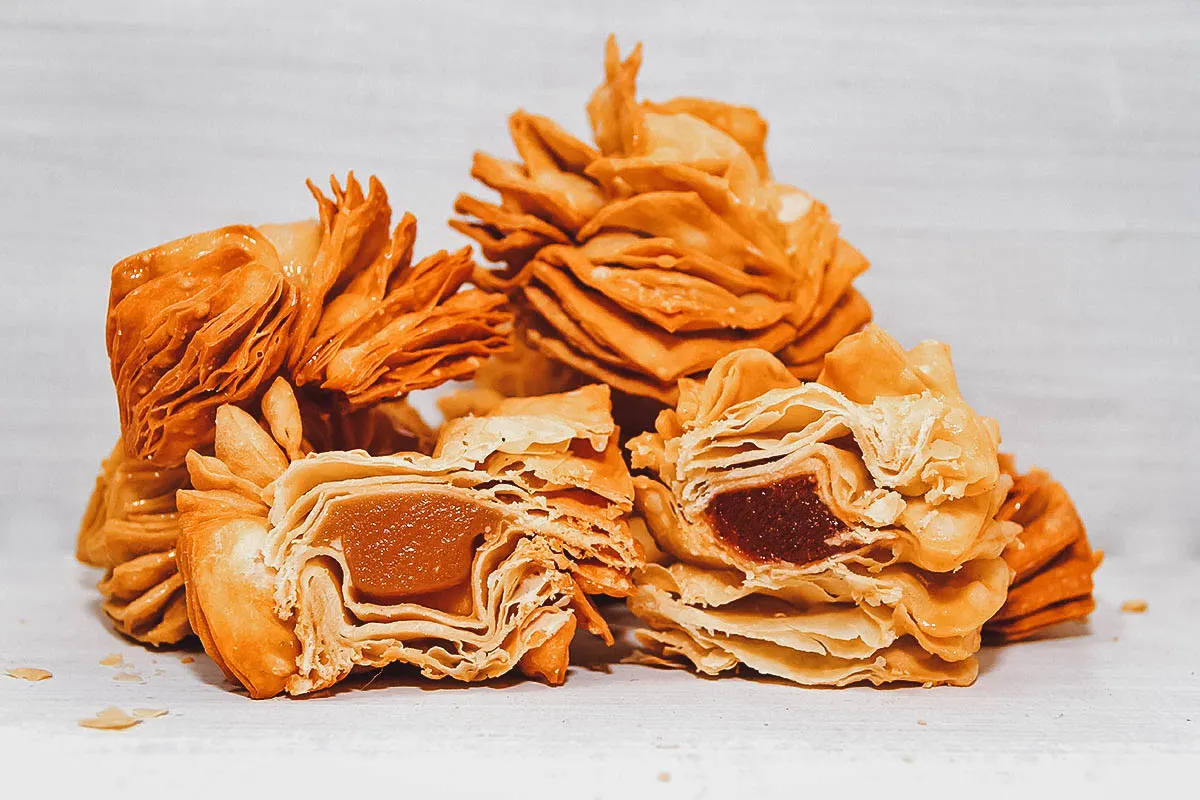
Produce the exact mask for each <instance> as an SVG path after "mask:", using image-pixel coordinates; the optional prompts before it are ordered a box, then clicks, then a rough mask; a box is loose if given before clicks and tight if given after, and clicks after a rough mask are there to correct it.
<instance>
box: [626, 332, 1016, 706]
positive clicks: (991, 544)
mask: <svg viewBox="0 0 1200 800" xmlns="http://www.w3.org/2000/svg"><path fill="white" fill-rule="evenodd" d="M998 443H999V431H998V428H997V426H996V424H995V422H994V421H993V420H990V419H988V418H986V417H980V416H978V415H977V414H975V412H974V411H972V410H971V408H970V407H969V406H968V405H967V404H966V403H965V402H964V401H963V399H962V397H961V395H960V394H959V390H958V386H957V385H956V382H955V377H954V370H953V367H952V365H951V362H950V355H949V349H948V348H947V347H946V346H945V345H942V344H939V343H937V342H925V343H922V344H920V345H918V346H916V347H914V348H913V349H912V350H909V351H907V352H906V351H905V350H903V349H901V348H900V346H899V345H898V344H897V343H896V342H895V341H894V340H893V339H892V338H891V337H889V336H888V335H887V334H885V333H884V332H883V331H882V330H880V329H879V328H878V327H875V326H869V327H868V328H867V329H866V330H864V331H863V332H861V333H858V334H855V335H852V336H850V337H848V338H847V339H845V340H844V341H842V342H841V343H840V344H839V345H838V346H837V347H835V348H834V349H833V350H832V351H831V352H830V353H829V354H828V355H827V356H826V359H825V367H824V370H823V371H822V372H821V375H820V378H819V379H818V380H817V381H815V382H811V383H804V382H801V381H800V380H798V379H797V378H796V377H795V376H794V375H793V374H792V373H791V372H790V371H789V370H788V369H787V367H786V366H785V365H784V364H783V363H781V362H780V361H779V360H778V359H777V358H775V357H774V356H772V355H771V354H769V353H766V352H764V351H762V350H743V351H738V352H736V353H733V354H731V355H729V356H726V357H725V358H723V359H721V361H719V362H718V363H717V364H716V366H715V367H714V368H713V370H712V372H711V373H710V374H709V375H708V377H707V379H706V380H705V381H704V382H703V383H701V382H697V381H683V382H682V383H681V387H680V397H679V402H678V405H677V406H676V408H675V409H671V410H667V411H664V412H663V413H662V414H661V415H660V416H659V418H658V421H657V430H656V431H655V432H652V433H647V434H643V435H642V436H640V437H637V438H635V439H634V440H633V441H632V442H631V443H630V450H631V451H632V454H633V465H634V467H637V468H644V469H647V470H649V472H650V475H642V476H639V477H637V478H635V481H634V483H635V488H636V507H637V514H638V516H639V520H638V523H639V524H638V525H635V530H637V531H639V532H640V533H641V534H642V537H643V540H644V542H645V546H646V548H647V549H648V551H649V552H648V555H647V560H648V561H650V562H651V563H648V564H647V566H646V567H645V568H644V569H642V570H640V571H639V572H638V573H637V574H636V575H635V584H636V586H635V590H634V592H633V594H632V595H631V596H630V598H629V600H628V603H629V606H630V608H631V609H632V611H633V612H634V614H636V615H637V616H638V617H639V618H641V620H642V621H644V622H645V623H646V624H647V625H649V629H648V630H643V631H640V632H639V634H638V636H639V639H640V640H641V642H642V644H643V645H644V646H645V648H646V650H647V656H646V659H647V660H649V661H651V662H652V663H660V664H676V665H678V664H680V663H683V664H690V665H691V666H693V667H695V668H696V669H697V670H699V671H701V672H704V673H706V674H712V675H715V674H718V673H720V672H723V671H726V670H732V669H734V668H736V667H738V666H739V665H745V666H747V667H751V668H753V669H755V670H757V671H758V672H760V673H765V674H768V675H775V676H779V677H782V678H786V679H788V680H792V681H796V682H797V683H802V684H809V685H822V684H824V685H837V686H842V685H846V684H850V683H855V682H860V681H869V682H871V683H873V684H881V683H885V682H889V681H909V682H916V683H922V684H926V685H932V684H940V683H948V684H955V685H965V684H969V683H971V682H972V681H973V680H974V679H975V677H976V673H977V670H978V666H977V662H976V658H975V653H976V651H977V650H978V649H979V645H980V631H981V629H982V627H983V625H984V623H985V622H986V621H987V620H988V619H989V618H991V617H992V616H993V615H994V614H995V613H996V612H997V611H998V610H999V609H1000V608H1001V606H1003V604H1004V600H1005V595H1006V593H1007V590H1008V586H1009V578H1010V574H1011V573H1010V570H1009V567H1008V564H1006V563H1005V561H1004V559H1003V557H1002V555H1001V554H1002V553H1003V551H1004V549H1005V547H1006V546H1007V545H1008V544H1009V543H1010V542H1011V541H1012V540H1013V538H1014V537H1015V536H1016V535H1017V533H1018V531H1019V530H1020V528H1019V526H1018V525H1017V524H1015V523H1013V522H1009V521H1005V520H1003V519H1001V518H999V517H998V513H999V511H1000V508H1001V506H1002V504H1003V503H1004V500H1005V497H1006V496H1007V493H1008V490H1009V488H1010V487H1011V485H1012V478H1011V477H1009V476H1008V475H1005V474H1004V473H1003V472H1001V470H1000V466H999V463H998V458H997V451H996V448H997V445H998ZM651 476H653V477H651Z"/></svg>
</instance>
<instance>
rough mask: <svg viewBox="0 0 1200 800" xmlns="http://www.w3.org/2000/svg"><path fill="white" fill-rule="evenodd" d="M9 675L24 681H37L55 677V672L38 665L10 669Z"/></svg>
mask: <svg viewBox="0 0 1200 800" xmlns="http://www.w3.org/2000/svg"><path fill="white" fill-rule="evenodd" d="M8 677H10V678H20V679H21V680H23V681H31V682H33V683H37V682H38V681H44V680H46V679H47V678H53V677H54V674H53V673H51V672H50V670H48V669H38V668H37V667H17V668H16V669H10V670H9V671H8Z"/></svg>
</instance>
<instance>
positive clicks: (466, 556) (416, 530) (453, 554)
mask: <svg viewBox="0 0 1200 800" xmlns="http://www.w3.org/2000/svg"><path fill="white" fill-rule="evenodd" d="M501 516H502V515H501V514H500V512H498V511H496V510H494V509H491V508H487V507H484V506H480V505H478V504H476V503H472V502H469V501H467V500H464V499H463V498H461V497H460V496H458V495H456V494H454V493H451V492H445V491H436V490H432V491H431V490H419V491H403V492H387V493H379V494H369V495H361V496H353V495H352V496H348V497H341V498H338V499H336V500H333V501H331V502H330V503H329V506H328V508H327V510H326V513H325V519H324V523H323V529H322V534H323V535H322V536H321V537H320V538H326V539H329V540H333V539H339V538H340V539H341V542H342V552H343V553H344V554H345V557H346V566H347V568H348V569H349V571H350V583H351V585H352V586H353V587H354V590H355V592H356V593H357V594H358V595H359V597H361V598H362V599H363V600H365V601H367V602H370V603H379V604H381V605H392V604H395V603H421V604H422V605H428V606H431V607H435V608H441V609H443V610H446V611H452V612H455V613H467V612H469V611H470V608H471V597H470V577H471V562H472V560H473V558H474V555H475V548H476V546H477V545H478V542H479V540H480V539H481V538H482V537H483V536H484V535H485V534H487V533H488V532H490V531H493V530H495V529H496V527H497V526H498V525H499V524H500V520H501ZM464 603H465V607H464Z"/></svg>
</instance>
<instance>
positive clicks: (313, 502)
mask: <svg viewBox="0 0 1200 800" xmlns="http://www.w3.org/2000/svg"><path fill="white" fill-rule="evenodd" d="M263 418H264V419H265V427H264V426H262V425H259V424H258V423H257V422H256V421H255V420H254V419H253V418H252V417H251V416H250V415H249V414H247V413H246V412H245V411H243V410H241V409H240V408H237V407H236V406H223V407H221V409H220V410H219V411H218V413H217V425H216V440H215V445H214V447H215V455H214V456H204V455H200V454H198V453H191V454H189V456H188V469H189V471H190V474H191V480H192V484H193V486H194V487H195V488H194V489H192V490H187V491H183V492H180V493H179V507H180V510H181V512H182V532H181V534H180V545H179V553H180V565H181V568H182V571H183V574H184V578H185V581H186V584H187V602H188V611H189V616H190V618H191V620H192V624H193V626H194V627H195V630H196V632H197V633H198V634H199V635H200V638H201V639H202V641H203V642H204V647H205V650H207V652H208V653H209V655H211V656H212V657H213V659H214V660H216V661H217V663H218V664H220V665H221V667H222V669H223V670H224V671H225V673H226V674H227V675H228V676H229V677H230V678H231V679H232V680H236V681H238V682H239V683H241V684H242V685H243V686H245V687H246V689H247V690H248V691H249V692H250V694H251V695H252V696H254V697H269V696H272V695H275V694H278V693H280V692H287V693H289V694H305V693H308V692H312V691H316V690H319V689H322V688H325V687H328V686H331V685H333V684H335V683H337V682H338V681H340V680H342V679H343V678H345V677H346V676H347V675H349V674H350V673H351V672H352V671H353V670H354V669H356V668H361V667H382V666H384V665H387V664H391V663H396V662H399V663H405V664H411V665H414V666H416V667H418V668H419V669H420V670H421V672H422V673H423V674H424V675H426V676H428V677H431V678H453V679H456V680H462V681H473V680H483V679H486V678H490V677H494V676H497V675H501V674H504V673H505V672H508V671H509V670H511V669H513V668H514V667H515V668H518V669H520V670H521V671H522V672H523V673H525V674H526V675H532V676H535V677H539V678H541V679H543V680H545V681H547V682H549V683H552V684H555V683H561V682H562V680H563V679H564V676H565V671H566V667H567V663H568V659H569V653H568V646H569V644H570V642H571V638H572V636H573V634H574V632H575V630H576V628H577V627H579V626H582V627H584V628H587V629H588V630H590V631H592V632H593V633H596V634H598V635H600V636H602V637H605V638H610V634H609V632H608V628H607V626H606V625H605V623H604V620H603V619H602V618H601V617H600V615H599V614H598V613H597V612H596V610H595V608H594V607H593V606H592V605H591V602H590V601H589V599H588V594H591V593H597V592H599V593H605V594H612V595H624V594H626V593H628V591H629V589H630V588H631V584H630V581H629V577H628V575H629V573H630V571H631V570H632V569H633V568H634V567H635V566H637V565H638V564H639V563H640V556H639V551H638V547H637V544H636V542H635V541H634V539H633V538H632V536H631V534H630V531H629V528H628V524H627V521H626V516H627V514H628V513H629V511H630V509H631V507H632V492H633V489H632V485H631V482H630V477H629V473H628V470H627V468H626V466H625V463H624V461H623V460H622V458H621V453H620V449H619V446H618V444H617V432H616V429H615V427H614V425H613V422H612V416H611V413H610V406H609V393H608V389H607V387H604V386H588V387H585V388H582V389H578V390H576V391H573V392H570V393H568V394H562V395H551V396H546V397H534V398H521V399H514V400H506V401H504V402H502V403H501V404H499V405H498V406H496V407H495V408H494V409H493V410H492V411H491V412H490V413H489V414H488V415H487V416H480V417H476V416H466V417H461V418H459V419H455V420H452V421H450V422H449V423H447V424H446V425H445V426H443V428H442V429H441V431H440V433H439V436H438V441H437V446H436V449H435V451H434V453H433V455H423V454H420V453H397V454H395V455H392V456H384V457H372V456H370V455H368V454H366V453H364V452H323V453H309V452H308V449H307V448H306V447H305V445H304V431H303V426H302V423H301V417H300V412H299V409H298V407H297V405H296V400H295V397H294V395H293V394H292V391H291V389H290V387H289V386H288V385H287V383H286V382H284V381H283V380H282V379H280V380H277V381H276V383H275V384H274V385H273V386H272V388H271V390H270V391H269V392H268V393H267V394H266V396H265V398H264V400H263ZM610 641H611V639H610Z"/></svg>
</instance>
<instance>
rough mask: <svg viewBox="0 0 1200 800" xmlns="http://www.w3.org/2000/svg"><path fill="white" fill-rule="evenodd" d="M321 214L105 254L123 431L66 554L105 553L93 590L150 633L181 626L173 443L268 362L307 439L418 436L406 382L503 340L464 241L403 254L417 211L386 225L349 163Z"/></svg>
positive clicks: (92, 559)
mask: <svg viewBox="0 0 1200 800" xmlns="http://www.w3.org/2000/svg"><path fill="white" fill-rule="evenodd" d="M331 185H332V197H327V196H326V195H325V194H323V193H322V192H321V191H320V190H318V189H317V188H316V186H314V185H313V184H312V183H311V182H310V183H309V188H310V190H311V191H312V193H313V196H314V197H315V198H316V200H317V204H318V208H319V219H318V220H310V221H305V222H297V223H292V224H288V225H262V226H258V227H251V226H248V225H232V226H228V227H225V228H221V229H219V230H215V231H210V232H207V233H201V234H196V235H194V236H189V237H186V238H184V239H180V240H177V241H174V242H169V243H167V244H164V245H161V246H159V247H156V248H153V249H151V250H147V251H145V252H143V253H139V254H137V255H135V256H131V257H129V258H127V259H125V260H123V261H121V262H120V263H118V264H117V265H116V266H115V267H114V268H113V272H112V288H111V292H110V296H109V310H108V321H107V331H106V338H107V345H108V353H109V356H110V360H111V366H112V374H113V381H114V384H115V386H116V390H117V401H118V407H119V409H120V414H121V434H122V435H121V440H120V442H119V443H118V446H117V449H116V450H115V451H114V452H113V454H112V455H111V456H110V457H109V458H108V459H107V460H106V461H105V462H104V465H103V466H102V469H101V472H100V476H99V477H98V478H97V483H96V489H95V490H94V492H93V495H92V499H91V501H90V502H89V504H88V509H87V512H86V513H85V516H84V520H83V522H82V524H81V530H80V534H79V545H78V556H79V559H80V560H81V561H84V562H85V563H88V564H92V565H94V566H99V567H103V568H105V569H106V570H107V571H108V572H107V574H106V577H105V579H104V580H103V581H102V582H101V583H100V587H99V588H100V591H101V594H102V595H103V596H104V603H103V608H104V610H105V612H106V613H107V614H108V615H109V616H110V617H112V618H113V620H114V621H115V622H116V624H117V627H118V629H119V630H121V631H122V632H123V633H125V634H127V635H129V636H131V637H133V638H135V639H139V640H141V641H144V642H147V643H150V644H167V643H171V642H175V641H178V640H179V639H181V638H183V637H184V636H186V635H187V634H188V632H189V628H188V624H187V617H186V613H185V610H184V600H183V584H182V578H180V576H179V575H178V570H177V568H176V564H175V544H176V538H177V535H178V518H177V514H176V508H175V491H176V490H177V489H181V488H186V487H187V486H188V474H187V469H186V468H185V467H184V458H185V455H186V454H187V452H188V451H189V450H193V449H195V450H199V451H203V452H209V451H210V450H211V447H212V442H213V436H214V430H215V425H214V423H215V417H216V413H217V409H218V408H219V407H220V406H222V405H223V404H229V403H233V404H242V405H252V404H253V403H255V402H257V399H258V398H259V397H260V396H261V395H262V393H263V391H264V390H265V389H266V387H267V386H268V385H269V384H270V382H271V381H272V380H273V379H274V378H275V377H276V376H277V375H280V374H284V375H287V376H288V377H289V378H290V379H291V380H292V381H294V382H295V383H296V384H298V385H300V386H301V390H300V401H299V403H298V406H299V408H300V409H301V413H302V415H303V417H304V430H305V433H306V436H307V437H308V438H309V441H308V442H307V443H306V446H310V447H313V448H315V449H322V450H323V449H351V448H361V449H364V450H367V451H369V452H372V453H390V452H397V451H423V452H427V451H428V450H429V449H430V448H432V445H433V434H432V432H431V431H430V430H429V428H428V427H427V426H426V425H425V424H424V422H422V421H421V419H420V417H419V416H418V415H417V414H416V412H415V411H413V409H412V408H411V407H410V406H408V405H407V404H406V403H405V402H404V401H403V400H401V399H397V398H402V397H403V396H404V395H405V394H407V393H408V392H410V391H412V390H414V389H421V388H427V387H431V386H436V385H439V384H441V383H443V382H445V381H447V380H452V379H458V378H466V377H470V376H471V374H472V373H473V371H474V370H475V368H476V367H478V366H479V365H480V364H482V363H483V362H484V360H485V359H486V358H487V357H488V356H489V355H490V354H493V353H497V352H501V351H503V350H504V349H506V348H507V347H508V333H509V329H510V326H511V315H510V314H509V313H508V312H507V311H506V310H504V308H503V305H504V297H503V295H501V294H497V293H488V292H484V291H481V290H479V289H468V290H462V286H463V284H464V282H465V281H466V280H467V278H469V277H470V275H471V273H472V271H473V269H474V264H473V261H472V260H471V257H470V251H469V249H464V250H461V251H459V252H456V253H452V254H451V253H445V252H440V253H436V254H434V255H433V256H430V257H428V258H425V259H422V260H421V261H418V262H416V263H414V262H413V246H414V243H415V239H416V220H415V219H414V218H413V217H412V215H411V214H406V215H405V216H404V217H403V218H402V219H401V221H400V222H399V224H397V225H396V226H395V227H394V228H392V226H391V215H392V211H391V206H390V205H389V203H388V199H387V194H386V192H385V191H384V189H383V187H382V185H381V184H380V183H379V181H377V180H376V179H374V178H372V179H371V180H370V182H369V186H370V188H369V191H368V192H367V193H365V194H364V192H363V188H362V186H361V185H360V184H359V182H358V181H357V180H356V179H355V178H354V176H353V174H351V175H350V177H349V178H348V179H347V182H346V186H345V187H344V188H343V187H342V186H341V184H339V183H338V182H337V181H336V180H333V181H331Z"/></svg>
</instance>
